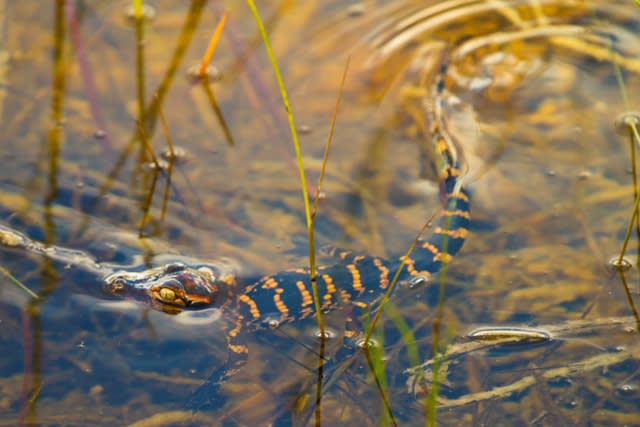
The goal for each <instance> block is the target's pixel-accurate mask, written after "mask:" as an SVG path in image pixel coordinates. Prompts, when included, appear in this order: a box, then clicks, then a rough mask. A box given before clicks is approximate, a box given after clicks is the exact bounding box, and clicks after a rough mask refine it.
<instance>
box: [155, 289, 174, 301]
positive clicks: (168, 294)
mask: <svg viewBox="0 0 640 427" xmlns="http://www.w3.org/2000/svg"><path fill="white" fill-rule="evenodd" d="M158 295H159V296H160V299H162V301H165V302H174V301H175V300H176V293H175V292H174V291H173V290H171V289H169V288H161V289H160V291H159V292H158Z"/></svg>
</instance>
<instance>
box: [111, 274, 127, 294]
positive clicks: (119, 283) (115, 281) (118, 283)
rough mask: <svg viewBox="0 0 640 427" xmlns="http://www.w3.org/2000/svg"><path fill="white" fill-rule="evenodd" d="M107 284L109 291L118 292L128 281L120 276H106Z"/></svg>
mask: <svg viewBox="0 0 640 427" xmlns="http://www.w3.org/2000/svg"><path fill="white" fill-rule="evenodd" d="M107 284H108V285H109V290H110V291H111V292H114V293H115V292H118V291H121V290H123V289H124V288H126V287H127V285H128V283H127V281H126V280H125V279H123V278H122V277H116V278H107Z"/></svg>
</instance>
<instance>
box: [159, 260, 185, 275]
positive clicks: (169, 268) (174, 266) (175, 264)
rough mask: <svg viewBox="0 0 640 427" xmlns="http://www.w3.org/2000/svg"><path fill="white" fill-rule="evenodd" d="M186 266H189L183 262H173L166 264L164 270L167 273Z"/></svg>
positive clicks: (180, 269)
mask: <svg viewBox="0 0 640 427" xmlns="http://www.w3.org/2000/svg"><path fill="white" fill-rule="evenodd" d="M185 268H187V266H186V265H184V264H183V263H181V262H172V263H171V264H167V265H165V266H164V271H165V273H178V272H180V271H183V270H184V269H185Z"/></svg>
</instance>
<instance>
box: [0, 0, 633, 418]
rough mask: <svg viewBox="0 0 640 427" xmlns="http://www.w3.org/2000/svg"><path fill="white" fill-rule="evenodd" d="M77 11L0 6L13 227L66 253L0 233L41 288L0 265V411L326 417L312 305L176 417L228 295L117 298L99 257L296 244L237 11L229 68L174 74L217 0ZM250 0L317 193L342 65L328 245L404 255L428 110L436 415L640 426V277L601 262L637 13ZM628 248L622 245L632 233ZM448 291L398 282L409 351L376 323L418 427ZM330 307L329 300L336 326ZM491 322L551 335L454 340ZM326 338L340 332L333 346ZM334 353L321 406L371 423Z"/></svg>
mask: <svg viewBox="0 0 640 427" xmlns="http://www.w3.org/2000/svg"><path fill="white" fill-rule="evenodd" d="M90 3H91V4H89V3H84V2H80V3H77V2H76V3H71V2H69V3H63V2H58V3H48V4H47V5H46V6H45V5H41V4H39V3H38V4H36V3H35V2H34V3H33V4H27V3H24V2H23V3H21V4H20V5H18V4H17V3H16V4H13V3H12V2H8V1H4V2H2V7H1V9H0V22H1V25H2V31H0V36H1V37H2V38H1V40H2V44H1V45H0V47H1V51H0V61H1V62H0V80H1V81H2V86H1V87H0V111H1V120H2V122H1V125H0V129H2V136H1V138H2V141H3V144H2V147H3V150H2V152H1V153H0V165H1V170H2V174H0V225H2V226H3V227H9V228H11V229H14V230H17V231H19V232H21V233H23V234H25V235H28V236H29V237H30V238H31V239H33V240H34V241H38V242H43V243H45V244H47V245H58V246H60V247H64V248H68V249H69V250H77V251H79V252H73V253H72V252H62V253H58V254H57V255H59V256H57V257H56V256H53V257H47V256H43V255H42V254H37V253H34V252H33V251H32V252H28V251H27V252H25V251H24V250H17V249H11V248H9V247H3V248H2V249H1V250H0V265H1V266H2V267H3V268H5V269H7V270H8V271H9V272H11V273H12V274H13V275H15V276H16V278H18V279H19V280H20V281H22V282H23V283H24V284H25V285H27V286H28V287H29V288H30V289H32V290H33V291H34V292H36V293H37V294H38V295H39V296H40V298H39V299H38V300H33V299H30V297H29V296H28V295H27V294H26V293H25V292H24V291H22V290H20V289H18V288H17V287H16V286H15V285H14V284H13V283H12V282H11V281H10V280H9V279H8V278H3V279H1V281H0V283H1V284H2V288H1V291H2V293H1V294H0V316H1V317H0V326H1V329H0V331H1V332H0V346H1V347H0V349H2V351H3V354H5V356H4V357H3V358H2V361H1V362H0V425H15V424H16V422H17V421H18V422H19V423H22V424H26V425H134V426H142V425H145V426H151V425H218V424H220V425H256V424H258V425H262V424H268V423H274V424H275V425H290V424H294V425H301V424H305V423H307V422H310V421H309V419H310V420H312V421H313V410H312V405H311V404H310V403H309V402H310V401H313V400H314V398H315V395H314V393H315V383H314V381H315V380H314V378H315V375H316V374H315V373H314V369H313V368H309V367H313V366H314V364H315V363H317V360H316V359H315V356H314V355H313V352H312V351H310V350H308V349H306V348H305V347H304V346H303V345H301V344H305V345H308V346H314V345H315V341H314V339H313V338H312V336H313V329H314V324H313V321H307V322H303V323H301V324H299V323H292V324H291V325H290V326H287V327H286V328H281V329H279V330H277V331H260V332H257V333H256V334H255V335H254V336H252V338H251V339H252V343H251V356H250V357H251V360H250V363H249V365H248V366H247V368H246V369H245V370H243V372H242V373H240V374H239V375H238V376H237V377H234V378H233V379H232V380H231V381H229V382H228V383H227V384H225V386H224V387H223V391H224V395H225V396H226V401H225V402H220V405H219V407H218V408H214V409H212V410H210V411H206V410H205V411H202V412H200V413H197V414H191V412H190V411H185V410H184V408H183V403H184V401H185V400H186V399H187V397H188V396H189V395H190V393H191V392H193V390H195V388H196V387H197V386H198V385H199V384H200V383H201V382H202V380H203V378H206V376H207V375H208V374H209V372H210V371H212V370H213V369H214V368H216V367H217V366H219V365H220V364H221V363H222V362H223V361H224V357H225V348H224V347H225V343H224V338H223V337H222V336H221V335H222V334H221V328H220V322H221V321H224V319H220V313H219V311H217V310H215V309H214V310H211V311H204V312H199V314H198V315H193V314H188V313H181V314H179V315H169V314H166V313H162V312H158V311H155V310H149V309H148V308H147V307H145V306H143V305H139V304H135V303H131V304H122V303H121V302H114V301H110V300H108V299H107V297H106V296H105V295H104V294H103V293H102V292H101V290H100V286H99V283H100V278H101V274H102V271H103V270H100V271H95V270H92V269H91V268H87V263H86V260H87V259H89V258H90V259H94V260H96V261H98V265H100V266H103V267H104V268H111V266H116V267H117V268H127V269H141V268H144V267H146V266H150V265H157V264H162V263H164V262H166V261H167V260H169V259H174V260H175V259H178V258H179V257H186V258H180V259H183V260H187V261H193V260H195V259H197V260H205V261H214V262H219V263H223V262H224V263H231V264H233V265H235V266H236V268H238V269H239V271H240V274H241V275H242V276H243V277H244V276H246V277H253V276H257V275H260V274H263V273H272V272H276V271H280V270H283V269H285V268H289V267H297V266H303V265H305V263H306V262H307V259H306V255H307V244H306V226H305V222H304V216H303V206H302V198H301V195H300V189H299V181H298V175H297V170H296V168H295V164H294V157H293V150H292V148H291V143H290V136H289V134H288V128H287V122H286V117H285V115H284V108H283V107H281V103H280V100H279V95H278V92H277V89H276V86H275V81H274V78H273V73H272V71H271V69H270V66H269V63H268V61H267V59H266V55H265V53H264V49H263V47H262V44H261V41H260V39H259V36H258V33H257V30H256V28H255V23H254V21H253V19H252V17H251V15H250V13H249V11H248V8H247V7H246V5H245V3H244V2H226V4H225V5H224V6H225V7H226V8H227V9H228V10H229V23H228V25H227V27H226V28H225V30H224V33H223V40H222V42H221V44H220V46H219V47H218V49H217V51H216V54H215V56H214V60H213V63H214V65H215V66H216V67H217V69H218V70H219V73H220V77H221V78H220V79H217V78H216V79H214V80H215V81H210V82H207V83H202V82H198V81H195V80H193V79H192V78H190V77H189V76H188V73H187V70H188V69H189V68H190V67H192V66H193V65H194V64H197V63H198V61H199V58H200V56H201V55H202V53H203V52H204V51H205V49H206V45H207V42H208V39H209V37H210V35H211V33H212V32H213V28H214V27H215V25H216V23H217V21H218V19H219V16H220V14H221V8H219V5H218V4H217V3H216V4H215V5H214V4H208V3H206V2H200V1H195V0H194V1H192V2H184V3H183V2H170V1H158V2H155V3H154V7H155V16H154V17H153V19H150V20H148V21H145V22H144V24H143V25H138V26H136V25H134V22H133V21H131V20H130V19H128V18H127V17H126V13H125V9H126V7H127V5H128V4H127V2H90ZM264 3H265V4H260V11H261V13H262V14H263V18H264V20H265V22H266V26H267V29H268V32H269V34H270V38H271V40H272V42H273V45H274V49H275V52H276V54H277V55H278V59H279V61H280V65H281V67H282V68H283V73H284V81H285V83H286V86H287V89H288V90H289V92H290V96H291V106H292V109H293V111H294V114H295V117H296V122H297V125H298V129H299V130H300V138H301V144H302V150H303V156H304V162H305V167H306V168H307V173H308V177H309V179H310V183H311V186H312V187H314V186H315V182H316V180H317V177H318V175H319V173H320V164H321V158H322V151H323V147H324V143H325V141H326V135H327V129H328V128H329V124H330V121H331V115H332V113H333V110H334V106H335V100H336V97H337V93H338V88H339V86H340V80H341V76H342V73H343V70H344V68H345V64H346V63H347V58H349V61H350V65H349V69H348V77H347V80H346V85H345V90H344V94H343V98H342V105H341V107H340V111H339V113H338V120H337V124H336V133H335V136H334V142H333V146H332V152H331V156H330V159H329V164H328V169H327V178H326V181H325V184H324V185H323V188H322V190H323V193H324V197H323V199H322V201H321V203H320V214H319V216H318V218H317V224H316V230H317V233H318V236H317V240H318V244H319V245H326V244H331V245H335V246H339V247H346V248H349V249H353V250H356V251H359V252H362V253H367V254H377V255H380V256H390V255H397V254H400V253H403V252H404V251H406V249H407V248H408V247H409V245H410V244H411V242H412V240H413V239H414V237H415V235H416V234H417V233H418V231H419V230H420V228H421V227H422V225H423V223H424V222H425V221H427V219H428V218H429V217H430V216H431V215H432V214H433V213H434V212H436V211H437V209H438V207H439V203H438V194H437V191H438V186H437V184H436V183H434V182H433V178H434V177H433V174H432V173H431V168H430V165H431V162H430V159H429V155H430V145H429V144H430V134H429V129H428V127H427V121H426V119H425V115H426V114H427V112H428V111H435V112H436V115H437V116H438V117H440V118H441V120H442V123H443V124H444V126H445V128H446V131H447V134H448V135H449V136H450V139H451V142H452V144H454V145H455V147H456V149H457V152H458V155H459V156H460V158H461V159H462V160H463V165H464V167H463V169H464V171H465V178H464V180H465V181H464V182H465V185H466V186H467V187H468V188H470V189H471V191H472V193H473V201H472V205H471V206H472V215H473V216H472V218H473V226H472V230H471V233H470V235H469V237H468V238H467V241H466V243H465V246H464V247H463V249H462V251H461V252H460V253H459V254H458V255H457V256H456V257H455V259H454V260H453V261H452V262H451V264H450V265H448V268H447V272H446V275H445V276H444V277H443V279H444V281H445V282H446V291H447V299H446V302H445V304H444V306H443V317H442V319H441V321H440V324H441V339H442V340H443V344H442V345H441V348H442V349H445V348H448V349H449V350H448V351H449V352H450V356H449V357H450V358H449V359H448V360H447V362H446V363H445V365H444V367H443V368H442V369H441V371H440V380H441V382H442V383H441V385H440V393H439V399H438V404H439V407H440V409H439V411H438V421H439V423H441V424H452V425H461V424H471V423H473V424H486V425H520V424H524V423H533V424H536V425H589V424H592V425H634V424H637V422H638V421H637V420H638V419H640V407H639V406H638V403H637V402H638V387H639V386H640V382H639V381H640V380H639V377H638V369H639V368H640V364H639V362H638V359H639V356H640V354H639V348H640V347H639V344H640V343H639V341H638V322H637V318H634V317H633V316H634V310H635V306H636V305H637V304H638V298H639V288H638V286H639V285H638V271H637V267H636V266H633V267H632V268H631V269H629V270H626V271H625V272H624V276H622V275H621V274H620V273H619V272H617V271H615V270H612V269H611V268H610V267H609V266H608V264H609V261H610V259H611V258H612V257H614V256H616V255H617V254H618V253H619V251H620V248H621V245H622V242H623V240H624V234H625V231H626V228H627V222H628V221H629V218H630V215H631V213H632V209H633V197H634V192H633V178H632V174H630V171H631V169H632V161H631V159H632V155H631V154H630V145H629V141H630V137H631V135H632V134H631V132H630V130H629V127H625V126H622V127H620V126H618V127H616V120H617V119H619V118H620V117H621V114H623V113H625V112H632V111H638V110H640V106H638V105H636V103H637V96H635V95H636V93H637V92H639V91H640V81H639V80H638V75H639V72H640V56H639V55H638V53H639V49H640V48H639V47H638V46H640V44H639V43H638V41H639V40H638V34H639V33H638V26H639V24H640V22H639V21H638V19H637V17H638V16H640V8H638V7H637V6H636V5H635V4H634V3H633V2H632V1H550V0H546V1H545V0H530V1H524V0H523V1H495V2H494V1H472V0H455V1H444V2H440V1H437V2H435V1H434V2H423V1H414V2H411V1H393V2H376V1H365V2H362V3H353V2H346V1H332V2H320V1H318V2H316V1H307V2H298V4H291V2H271V1H270V2H264ZM438 73H442V77H443V82H444V84H443V86H442V87H435V82H436V81H437V80H438V79H437V77H438ZM163 122H166V125H167V130H166V131H165V130H164V126H163ZM141 128H142V129H144V135H145V138H144V139H146V140H148V142H149V143H150V144H152V145H153V147H154V151H155V152H156V153H158V156H160V155H161V153H162V152H164V151H166V150H167V148H166V147H167V144H168V142H167V139H168V138H169V137H170V138H171V141H172V142H173V144H175V146H176V147H178V148H179V149H180V150H184V153H185V154H184V157H180V158H179V160H178V161H176V162H175V164H174V165H173V166H172V169H171V180H170V182H168V181H167V179H166V175H163V174H156V173H155V172H154V169H153V167H151V165H152V163H151V157H152V156H151V155H150V154H149V150H148V148H146V147H145V145H144V144H141V143H140V141H139V140H140V138H139V135H140V133H141V131H140V129H141ZM420 178H425V179H424V180H422V179H420ZM165 187H166V188H168V189H167V190H166V191H165ZM151 195H153V197H152V199H151V202H150V204H151V208H150V209H149V216H148V217H146V216H145V212H146V211H147V208H146V206H147V205H148V202H149V200H150V197H151ZM163 199H166V203H165V202H164V200H163ZM165 204H166V207H163V205H165ZM140 234H142V235H143V236H144V237H143V238H140ZM630 247H631V248H632V249H630V250H629V251H628V257H629V259H630V260H631V261H632V262H634V263H635V259H636V257H637V250H636V249H635V248H637V247H638V242H637V233H635V231H634V233H633V238H632V240H631V245H630ZM223 259H224V260H223ZM216 260H217V261H216ZM228 260H230V261H228ZM83 263H84V264H83ZM114 268H115V267H114ZM3 277H4V276H3ZM623 279H624V280H623ZM625 284H626V286H627V287H626V288H625ZM438 290H439V289H438V284H437V283H431V284H429V286H425V287H422V288H420V289H415V290H408V289H402V290H400V291H399V292H397V293H396V294H395V295H394V298H393V299H392V302H393V304H394V307H395V308H396V310H395V311H397V312H398V313H400V317H401V318H402V319H404V321H405V322H406V327H408V329H410V330H411V331H413V334H414V335H415V338H416V342H417V347H416V349H417V353H418V356H417V357H415V356H413V350H412V348H413V347H412V346H411V345H408V344H406V343H405V342H404V340H403V339H402V338H400V336H401V333H400V332H398V328H397V325H398V321H397V317H398V316H396V315H394V314H393V312H392V311H390V312H388V313H387V316H386V318H385V319H384V343H385V357H384V360H385V373H386V387H387V395H388V401H389V402H390V403H389V405H390V411H391V413H392V414H393V417H394V420H395V422H396V423H397V424H398V425H422V424H424V422H425V399H426V398H425V396H426V394H427V393H428V392H429V391H430V390H433V377H432V375H433V374H432V372H431V371H432V369H431V365H430V359H431V357H432V350H431V342H432V326H433V325H432V321H433V319H434V315H435V313H436V310H435V307H434V305H435V301H436V300H437V294H438ZM636 315H637V314H636ZM343 317H344V316H343V314H342V313H337V314H336V315H335V316H332V317H331V318H330V319H329V320H330V323H331V325H332V326H333V327H334V328H335V329H336V335H337V336H338V337H339V336H341V332H342V329H343V328H344V319H343ZM394 319H396V321H394ZM567 322H569V323H567ZM571 322H578V323H571ZM483 325H493V326H496V327H509V328H513V327H538V328H539V330H540V331H543V332H544V333H547V332H548V333H549V334H550V335H551V336H552V340H551V341H549V340H545V341H544V342H536V343H531V342H529V343H519V344H517V345H513V344H512V345H505V344H499V343H492V344H490V345H488V347H489V348H486V347H482V346H481V347H480V348H476V347H473V348H469V347H465V346H466V345H467V344H465V342H466V341H465V338H464V335H465V334H466V333H468V332H469V331H471V330H472V329H474V328H475V327H479V326H483ZM456 337H458V338H456ZM339 341H340V339H339V338H338V339H337V340H330V341H329V343H330V346H329V347H330V351H331V352H333V351H335V350H336V349H335V347H339V346H340V342H339ZM342 362H343V363H339V369H338V370H337V371H335V372H333V371H332V372H329V373H328V374H330V375H329V378H328V379H329V381H328V384H329V386H328V387H327V389H326V391H325V393H324V394H323V401H322V406H321V408H322V420H323V423H324V424H326V425H340V424H344V425H347V424H348V425H377V424H380V423H384V422H385V421H381V420H382V419H383V418H384V417H385V416H386V415H385V414H386V413H387V411H385V409H384V408H385V405H384V404H383V401H382V399H381V397H380V392H379V390H378V388H377V387H376V386H375V382H374V381H373V380H372V378H371V374H370V372H371V369H370V368H369V366H368V364H367V361H366V358H365V357H364V356H363V355H362V354H357V355H355V356H354V357H351V358H349V359H348V360H345V361H342ZM419 363H426V364H425V365H423V366H422V368H420V369H419V370H418V371H415V370H414V371H406V370H407V368H409V367H411V366H414V365H418V364H419ZM405 371H406V372H405ZM416 372H420V374H418V373H416ZM425 372H426V375H425V374H424V373H425ZM305 402H307V403H305ZM294 408H297V409H294ZM291 414H294V415H291ZM312 421H311V423H312Z"/></svg>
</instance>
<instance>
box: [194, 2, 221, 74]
mask: <svg viewBox="0 0 640 427" xmlns="http://www.w3.org/2000/svg"><path fill="white" fill-rule="evenodd" d="M228 15H229V11H226V10H225V11H224V13H223V14H222V17H221V18H220V22H218V25H216V29H215V30H214V31H213V34H212V35H211V40H209V46H208V47H207V51H206V52H205V54H204V55H203V56H202V62H200V68H198V77H200V78H202V77H204V76H205V74H206V72H207V66H208V65H209V63H210V62H211V58H213V53H214V52H215V51H216V47H217V46H218V42H219V41H220V36H221V35H222V30H223V29H224V25H225V24H226V22H227V16H228Z"/></svg>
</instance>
